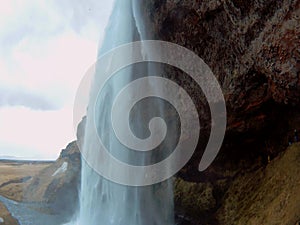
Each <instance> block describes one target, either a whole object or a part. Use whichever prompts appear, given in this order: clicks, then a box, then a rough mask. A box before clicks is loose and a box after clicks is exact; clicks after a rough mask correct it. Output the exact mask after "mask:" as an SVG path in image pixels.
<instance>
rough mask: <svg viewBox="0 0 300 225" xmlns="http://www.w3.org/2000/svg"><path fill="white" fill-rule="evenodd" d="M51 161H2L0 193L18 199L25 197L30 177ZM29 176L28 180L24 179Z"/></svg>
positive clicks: (0, 166) (0, 167)
mask: <svg viewBox="0 0 300 225" xmlns="http://www.w3.org/2000/svg"><path fill="white" fill-rule="evenodd" d="M50 164H51V163H33V164H32V163H18V162H0V195H2V196H4V197H6V198H10V199H13V200H16V201H21V200H22V199H23V190H25V188H26V186H27V185H28V184H29V182H30V180H29V179H28V178H29V177H33V176H35V175H37V174H38V173H39V172H40V171H41V170H43V169H44V168H46V167H48V166H49V165H50ZM24 178H27V179H28V180H26V179H25V180H24V181H23V180H22V179H24Z"/></svg>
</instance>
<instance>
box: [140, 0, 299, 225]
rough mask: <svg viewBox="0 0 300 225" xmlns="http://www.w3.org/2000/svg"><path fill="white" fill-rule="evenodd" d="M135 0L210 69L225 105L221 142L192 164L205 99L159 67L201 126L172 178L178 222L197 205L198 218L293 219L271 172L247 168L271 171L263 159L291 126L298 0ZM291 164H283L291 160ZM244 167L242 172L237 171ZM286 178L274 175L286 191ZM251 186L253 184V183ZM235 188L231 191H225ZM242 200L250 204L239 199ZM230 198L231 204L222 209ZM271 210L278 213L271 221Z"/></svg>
mask: <svg viewBox="0 0 300 225" xmlns="http://www.w3.org/2000/svg"><path fill="white" fill-rule="evenodd" d="M142 5H143V6H142V7H141V8H142V10H143V15H144V20H145V22H146V24H147V29H148V33H149V34H153V36H152V38H153V39H158V40H164V41H170V42H173V43H177V44H179V45H181V46H184V47H186V48H188V49H190V50H192V51H193V52H194V53H196V54H197V55H198V56H200V57H201V58H202V59H203V60H204V61H205V62H206V63H207V64H208V65H209V67H210V68H211V70H212V71H213V73H214V74H215V76H216V77H217V79H218V81H219V83H220V85H221V87H222V90H223V94H224V97H225V100H226V105H227V111H228V117H227V119H228V120H227V122H228V127H227V133H226V136H225V141H224V144H223V147H222V149H221V151H220V153H219V155H218V157H217V159H216V161H215V162H214V163H213V164H212V165H211V166H210V167H209V168H208V169H207V170H206V171H205V172H204V173H199V172H198V171H197V169H198V164H199V162H200V159H201V157H202V153H203V150H204V148H205V145H206V142H207V135H208V134H209V131H210V128H209V123H210V116H209V110H208V109H207V103H206V102H205V100H204V96H203V94H202V92H201V90H200V88H199V87H198V86H197V85H195V83H193V81H192V80H191V79H190V78H189V77H188V76H187V75H186V74H184V73H182V72H180V71H177V70H175V69H170V68H167V72H168V75H167V76H168V77H169V78H170V79H173V80H174V81H176V82H177V83H179V84H180V85H181V86H182V87H183V88H184V89H185V90H187V92H188V93H189V94H190V96H191V97H192V98H193V100H194V102H196V104H197V107H198V112H199V115H201V118H200V120H201V125H202V130H201V132H202V137H201V140H200V142H199V145H198V148H197V150H196V152H195V154H194V155H193V157H192V160H191V161H190V162H189V163H188V165H187V166H186V167H185V168H183V169H182V170H181V171H180V173H179V174H178V176H179V177H180V178H179V181H177V182H176V188H177V190H176V196H175V200H176V206H177V211H178V212H179V214H181V217H180V218H183V217H184V216H186V217H191V218H192V219H191V220H190V222H187V221H185V222H184V219H182V220H183V222H182V223H183V224H184V223H186V224H199V223H200V222H199V220H196V221H193V219H195V218H196V217H197V215H196V214H195V213H194V214H193V212H198V214H199V215H200V216H201V222H202V223H203V224H206V223H207V224H230V225H231V224H250V222H249V223H246V221H247V219H249V221H251V222H252V223H251V224H266V223H264V222H263V221H264V218H267V217H268V220H267V221H269V223H267V224H292V221H293V222H294V223H295V221H296V219H297V216H296V215H299V211H297V210H296V211H297V212H295V207H298V206H295V205H293V204H294V203H291V202H289V200H284V197H282V198H283V199H280V200H279V198H277V197H276V193H277V194H280V195H281V194H282V196H283V195H284V193H279V191H278V189H279V188H280V187H281V185H278V186H276V188H275V189H276V190H275V189H272V188H271V186H269V185H277V184H275V183H272V182H273V180H272V181H270V182H265V183H264V182H262V183H261V181H259V180H256V179H254V177H255V176H256V175H257V176H261V179H262V180H265V179H266V180H269V179H271V177H272V176H275V177H276V170H277V169H278V170H281V166H282V164H280V163H278V168H277V167H276V166H275V167H276V168H277V169H270V167H271V166H269V165H268V161H272V160H273V159H274V158H276V160H277V161H278V159H277V157H278V155H280V154H281V152H284V151H285V150H286V147H287V145H288V138H289V136H293V130H294V129H300V116H299V115H300V102H299V101H300V79H299V78H300V47H299V46H300V1H299V0H282V1H277V0H265V1H260V0H249V1H241V0H192V1H191V0H144V1H143V3H142ZM289 160H292V159H291V158H290V159H289ZM267 165H268V166H267ZM266 166H267V167H268V168H267V169H266V170H265V169H264V168H265V167H266ZM295 166H296V165H295V164H291V167H292V168H294V167H295ZM292 168H290V169H291V170H293V169H292ZM245 173H246V174H248V175H247V176H246V177H247V178H245V179H246V180H243V179H244V178H241V177H240V176H241V174H245ZM265 173H268V175H266V174H265ZM294 175H295V176H296V177H297V176H299V175H298V174H297V173H295V174H294ZM251 179H254V181H253V182H250V180H251ZM278 179H279V178H278ZM285 179H287V180H285ZM289 179H290V178H288V177H285V178H284V181H282V182H286V183H281V184H282V185H283V186H284V187H285V188H286V189H288V190H291V191H292V189H290V188H292V187H290V186H288V185H287V183H288V182H289V181H288V180H289ZM297 179H298V178H297ZM235 182H236V183H235ZM239 182H240V183H239ZM291 183H293V182H291ZM247 184H248V185H249V186H247V187H245V186H244V185H247ZM260 184H261V185H260ZM257 185H258V186H259V187H260V188H261V189H256V186H257ZM277 188H278V189H277ZM268 189H269V190H270V192H271V193H270V196H269V197H266V199H267V200H264V201H269V203H270V204H269V203H268V204H267V203H266V202H264V205H263V206H260V205H259V204H260V201H261V200H262V199H263V198H264V196H262V194H261V193H260V191H262V193H265V194H266V193H267V190H268ZM241 190H247V191H248V192H249V193H247V195H246V196H244V195H243V191H242V192H238V191H241ZM293 190H294V189H293ZM237 192H238V196H236V197H237V198H238V199H236V198H235V197H234V196H235V194H236V193H237ZM195 194H198V195H200V196H203V199H202V201H200V200H199V199H198V198H197V197H195V198H194V199H195V201H198V200H199V201H198V202H199V205H191V204H189V200H188V199H184V198H185V197H184V196H187V195H189V196H195ZM251 195H254V197H253V198H252V196H251ZM229 196H230V197H229ZM293 196H294V197H295V196H296V192H295V193H294V194H293ZM286 198H288V197H286ZM289 198H292V199H293V197H291V196H290V197H289ZM252 200H253V201H252ZM291 201H292V200H291ZM295 201H296V200H295ZM247 202H248V203H247ZM281 202H282V203H281ZM244 204H245V205H246V206H244ZM249 204H251V207H252V208H251V210H250V208H247V207H248V206H249ZM278 204H279V205H285V206H287V208H286V209H287V210H288V211H289V212H290V214H289V215H288V216H286V215H283V214H282V213H283V210H282V207H281V206H278ZM230 205H234V207H235V206H236V208H234V209H232V208H231V209H229V208H230ZM277 206H278V207H279V208H276V207H277ZM256 207H257V208H260V207H266V209H267V212H266V213H264V212H263V209H261V211H259V212H258V211H255V210H254V208H256ZM276 210H278V212H280V213H281V214H280V216H278V217H276V219H275V218H274V220H272V217H273V216H272V215H273V214H276ZM216 212H218V216H216ZM251 213H252V214H251ZM233 214H235V215H236V217H234V216H233ZM254 214H257V218H256V217H255V215H254ZM287 214H288V213H287ZM251 215H252V216H251ZM287 217H290V219H291V220H288V219H286V218H287ZM230 218H233V219H232V220H231V219H230ZM279 218H283V220H282V223H278V221H280V219H279ZM276 220H277V221H276ZM237 221H239V222H237ZM233 222H234V223H233ZM200 224H201V223H200Z"/></svg>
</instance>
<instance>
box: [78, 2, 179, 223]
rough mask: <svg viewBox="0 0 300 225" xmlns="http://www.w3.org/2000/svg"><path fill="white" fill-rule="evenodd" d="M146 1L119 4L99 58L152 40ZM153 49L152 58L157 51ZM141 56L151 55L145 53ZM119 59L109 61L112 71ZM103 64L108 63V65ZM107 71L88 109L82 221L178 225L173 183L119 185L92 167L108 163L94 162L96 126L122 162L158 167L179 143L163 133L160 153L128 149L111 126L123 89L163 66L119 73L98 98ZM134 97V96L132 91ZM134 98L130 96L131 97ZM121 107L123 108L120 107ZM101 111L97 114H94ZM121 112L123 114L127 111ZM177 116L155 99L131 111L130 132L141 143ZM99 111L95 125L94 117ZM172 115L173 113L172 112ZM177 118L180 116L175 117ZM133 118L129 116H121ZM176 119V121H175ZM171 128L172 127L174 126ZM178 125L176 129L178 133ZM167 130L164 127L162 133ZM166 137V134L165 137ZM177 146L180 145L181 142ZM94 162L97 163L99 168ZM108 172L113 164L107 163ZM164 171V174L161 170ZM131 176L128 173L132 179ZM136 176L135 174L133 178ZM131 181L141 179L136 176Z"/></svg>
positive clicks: (99, 69)
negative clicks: (154, 125) (160, 122)
mask: <svg viewBox="0 0 300 225" xmlns="http://www.w3.org/2000/svg"><path fill="white" fill-rule="evenodd" d="M141 4H142V1H140V0H116V2H115V5H114V8H113V11H112V15H111V17H110V20H109V24H108V26H107V29H106V35H105V37H104V41H103V43H102V47H101V48H100V49H99V57H101V56H102V55H104V54H105V53H107V52H109V51H110V50H112V49H114V48H115V47H117V46H120V45H122V44H126V43H130V42H134V41H141V40H146V39H150V38H152V37H151V36H150V32H149V31H148V30H147V26H146V24H145V19H144V18H143V13H142V11H141V8H142V5H141ZM145 50H149V51H150V53H148V52H147V54H151V49H144V50H143V51H145ZM143 51H141V52H139V53H138V54H145V52H143ZM134 54H136V53H132V54H131V53H128V57H131V56H132V57H134ZM113 63H114V61H112V62H108V64H107V67H109V66H110V64H113ZM102 66H103V65H102ZM106 69H107V68H103V67H100V66H99V65H97V66H96V71H95V77H94V79H93V82H92V87H91V98H92V99H94V100H95V102H96V103H95V107H91V106H90V105H89V106H88V110H87V121H86V127H85V134H84V141H83V146H82V149H83V151H84V152H85V153H86V154H85V155H89V156H90V157H89V160H88V161H86V160H85V159H83V160H82V175H81V191H80V210H79V213H78V216H77V219H76V224H79V225H174V213H173V211H174V209H173V208H174V206H173V186H172V180H167V181H163V182H161V183H157V184H152V185H147V186H141V185H137V186H130V185H124V184H118V183H116V182H113V181H110V180H109V179H106V178H104V177H102V176H100V175H99V174H98V173H97V172H96V171H95V170H94V168H92V166H91V163H89V162H91V161H93V160H94V161H93V162H94V163H95V164H97V163H106V162H103V161H101V157H100V158H99V157H95V158H93V154H94V151H97V148H98V147H97V146H96V145H97V141H96V139H97V138H98V137H95V135H93V134H92V133H91V130H92V127H93V126H94V124H95V123H96V129H97V135H98V136H99V138H100V139H102V141H103V144H104V145H105V146H106V148H107V150H108V151H109V153H110V154H111V155H112V156H113V157H115V158H117V159H118V160H120V161H122V162H125V163H128V164H131V165H134V166H144V165H150V164H154V163H156V162H158V161H160V160H161V159H162V158H164V157H166V156H167V155H168V154H170V151H171V148H172V146H173V144H170V143H169V141H168V140H170V138H169V139H168V138H167V137H168V136H170V135H173V137H174V136H175V137H176V135H177V134H171V133H170V132H169V131H168V132H165V133H164V131H160V130H157V132H158V134H160V135H161V133H160V132H162V133H164V134H165V135H166V140H167V141H164V142H162V143H161V144H160V145H159V146H157V147H156V148H155V149H154V150H152V151H148V152H138V151H135V150H134V149H129V148H128V147H126V146H124V145H123V144H122V143H120V141H119V140H118V138H117V137H116V134H115V132H114V129H113V126H112V124H111V113H112V108H113V102H114V99H115V98H116V97H117V96H118V93H119V92H120V91H121V89H122V88H123V87H125V86H126V85H128V84H129V83H130V82H132V81H134V80H137V79H139V78H141V77H144V76H146V75H148V74H155V75H156V76H158V75H159V74H161V73H162V68H161V66H160V65H159V64H157V63H150V62H148V63H137V64H134V65H131V66H129V67H125V68H123V69H122V70H120V71H118V72H117V73H116V74H114V76H113V77H112V78H111V79H109V80H108V81H107V82H106V85H105V86H104V88H103V90H102V91H101V92H100V93H99V95H98V89H97V87H98V86H97V85H98V83H99V77H101V74H102V73H103V71H104V70H106ZM147 85H148V86H149V88H150V89H153V90H155V89H156V88H159V87H158V85H157V84H156V83H155V82H149V83H148V84H147ZM141 91H143V90H141ZM129 95H130V93H129ZM128 99H129V100H130V96H129V97H128ZM120 107H121V106H120ZM94 110H95V111H94ZM118 110H121V111H122V110H123V109H122V108H120V109H118ZM170 111H171V112H172V107H171V106H170V104H168V103H166V102H165V101H163V100H162V99H159V98H154V97H149V98H146V99H144V100H142V101H139V102H138V103H137V104H136V105H135V106H134V107H133V109H132V110H131V112H130V121H129V123H130V128H131V130H132V131H133V132H134V133H135V135H136V136H137V137H138V138H140V139H147V138H148V137H149V135H151V134H150V133H149V127H148V126H150V125H151V123H149V121H151V119H153V118H154V117H155V118H158V117H160V118H166V117H167V116H166V112H170ZM93 113H95V115H94V117H95V121H94V118H93V116H91V115H93ZM171 114H172V113H171ZM173 114H174V113H173ZM119 119H124V120H127V119H128V118H126V117H124V118H119ZM169 120H170V119H169ZM172 121H175V122H172V123H171V124H166V125H168V127H167V128H168V130H169V129H170V130H177V129H176V128H177V127H178V123H177V122H176V121H177V120H172ZM169 126H171V128H170V127H169ZM172 126H173V129H172ZM162 130H164V129H162ZM162 135H163V134H162ZM175 144H176V143H175ZM95 164H93V165H95ZM106 166H107V168H108V170H110V167H111V166H112V165H109V164H108V165H106ZM159 172H161V173H163V172H164V171H159ZM130 176H131V175H130V174H129V175H128V178H129V177H130ZM132 176H134V175H133V174H132ZM130 179H141V178H140V177H134V178H132V177H130Z"/></svg>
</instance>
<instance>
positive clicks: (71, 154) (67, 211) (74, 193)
mask: <svg viewBox="0 0 300 225" xmlns="http://www.w3.org/2000/svg"><path fill="white" fill-rule="evenodd" d="M80 170H81V156H80V152H79V150H78V147H77V143H76V141H74V142H71V143H70V144H68V146H67V147H66V149H64V150H62V152H61V154H60V156H59V158H58V159H57V160H56V161H55V163H53V164H52V165H50V166H49V167H47V168H45V169H43V170H42V171H41V172H40V173H39V174H38V175H37V176H35V177H34V178H33V179H32V181H31V183H30V184H29V185H28V186H27V188H26V190H24V201H29V202H35V203H42V204H41V205H40V206H44V207H45V208H46V209H44V210H47V211H49V213H53V214H62V216H63V217H64V218H66V219H69V218H70V217H71V216H72V215H73V214H74V212H75V211H76V210H77V207H78V201H79V200H78V199H79V196H78V189H79V185H80Z"/></svg>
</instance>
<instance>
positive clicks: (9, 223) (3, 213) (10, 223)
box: [0, 202, 19, 225]
mask: <svg viewBox="0 0 300 225" xmlns="http://www.w3.org/2000/svg"><path fill="white" fill-rule="evenodd" d="M0 217H1V218H3V219H4V223H1V224H3V225H18V224H19V223H18V222H17V220H15V219H14V218H13V217H12V216H11V214H10V213H9V212H8V210H7V209H6V207H5V206H4V205H3V204H1V202H0Z"/></svg>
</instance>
